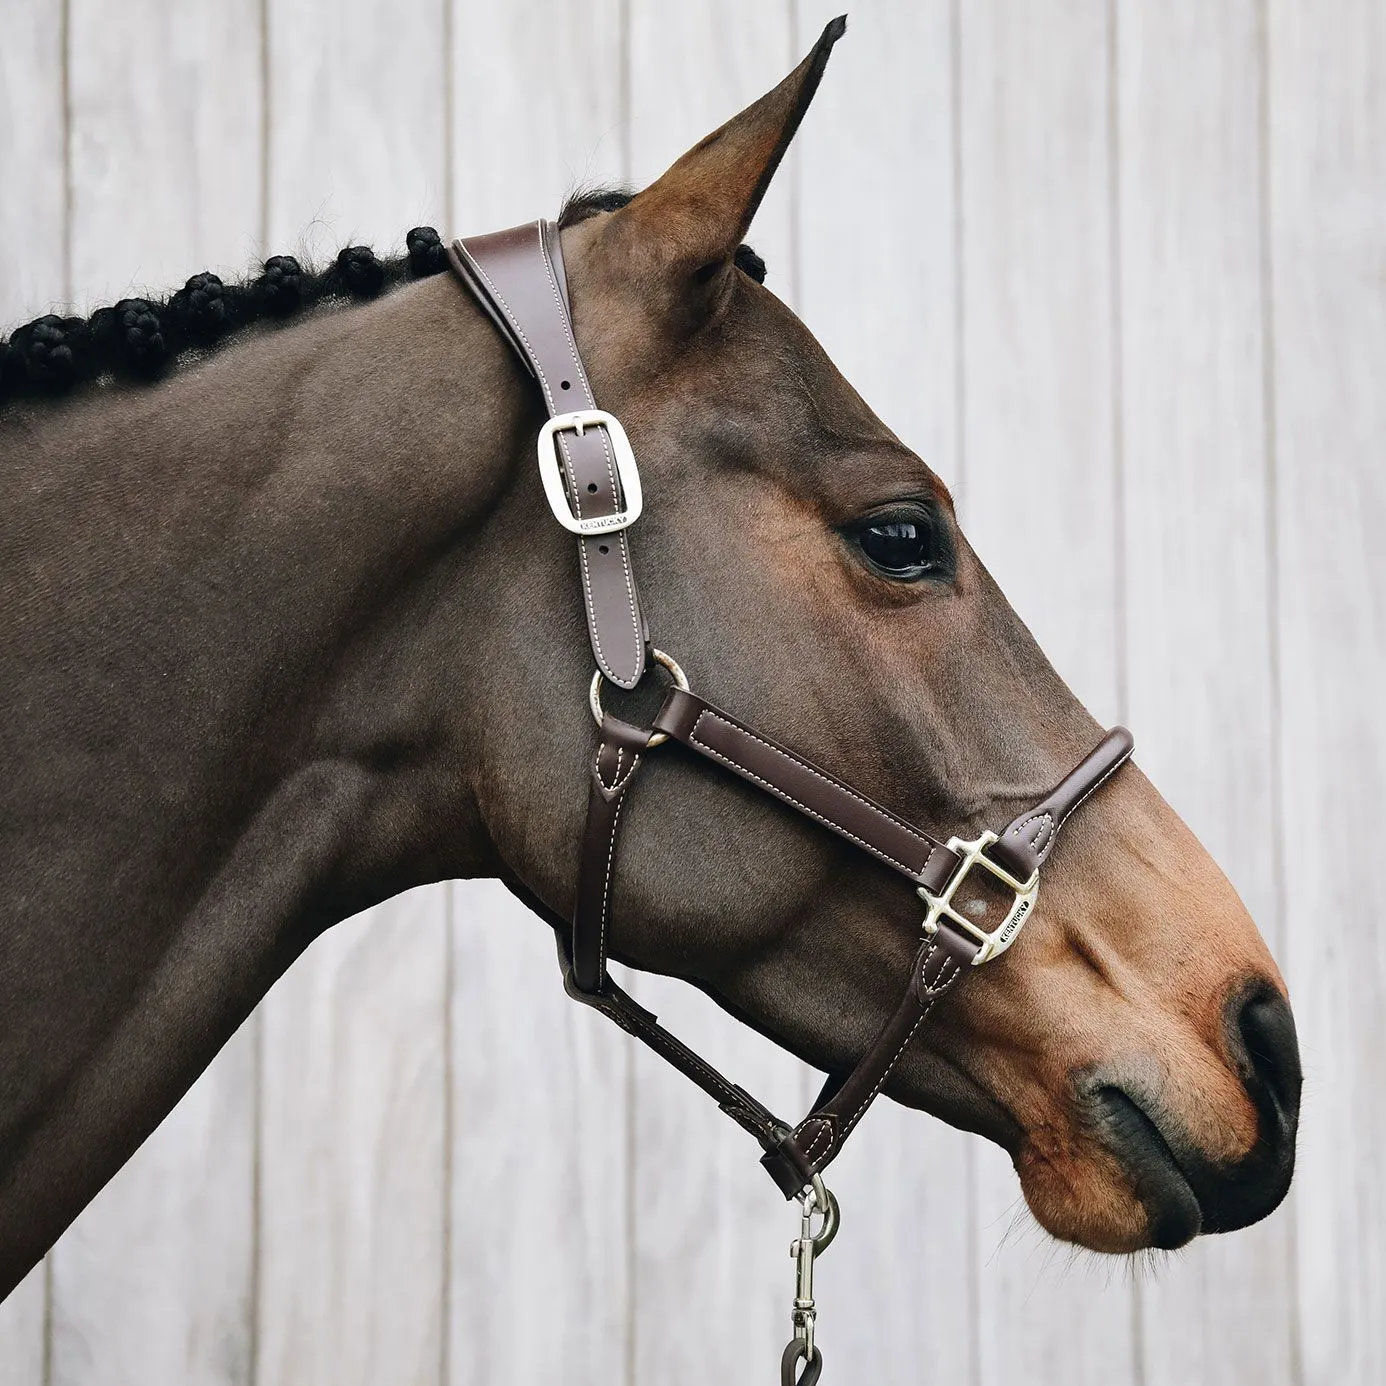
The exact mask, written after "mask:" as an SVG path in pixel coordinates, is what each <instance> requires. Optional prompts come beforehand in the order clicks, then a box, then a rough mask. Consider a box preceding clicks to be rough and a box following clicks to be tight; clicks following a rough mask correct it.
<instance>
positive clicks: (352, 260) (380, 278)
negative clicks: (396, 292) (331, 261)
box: [336, 245, 385, 298]
mask: <svg viewBox="0 0 1386 1386" xmlns="http://www.w3.org/2000/svg"><path fill="white" fill-rule="evenodd" d="M336 268H337V275H338V277H339V278H340V279H341V282H342V286H343V287H344V288H345V289H346V291H347V293H349V294H350V295H351V296H352V298H374V297H375V296H376V294H378V293H379V292H380V290H381V288H382V287H383V286H384V283H385V266H384V265H382V264H381V263H380V261H379V260H377V259H376V258H375V251H373V250H372V249H371V248H370V246H368V245H349V246H347V247H345V249H343V250H340V251H338V252H337V266H336Z"/></svg>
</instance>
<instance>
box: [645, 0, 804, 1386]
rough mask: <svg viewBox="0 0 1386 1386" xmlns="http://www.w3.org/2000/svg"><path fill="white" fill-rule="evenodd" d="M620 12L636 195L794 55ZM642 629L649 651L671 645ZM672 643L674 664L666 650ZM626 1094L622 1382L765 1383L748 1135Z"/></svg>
mask: <svg viewBox="0 0 1386 1386" xmlns="http://www.w3.org/2000/svg"><path fill="white" fill-rule="evenodd" d="M629 15H630V32H629V36H628V40H627V43H628V55H629V56H628V60H629V65H630V67H629V80H630V92H631V109H630V133H629V157H630V169H629V176H630V179H631V182H632V185H633V186H635V187H643V186H646V185H647V184H649V183H650V182H652V181H653V180H654V179H655V178H657V177H658V176H659V175H660V174H661V173H663V172H664V170H665V169H666V168H668V166H669V165H670V164H672V163H673V162H674V160H675V159H677V158H678V157H679V156H680V155H681V154H683V152H684V151H685V150H686V149H688V148H690V147H691V146H692V145H694V144H695V143H697V141H698V140H700V139H702V138H703V136H705V135H707V134H709V133H710V132H711V131H713V130H715V129H716V128H717V127H718V126H720V125H721V124H723V122H725V121H727V120H729V119H730V118H731V117H732V116H733V115H735V114H736V113H737V112H738V111H739V110H742V109H743V108H744V107H746V106H748V105H750V103H751V102H752V101H754V100H756V99H757V98H758V97H760V96H761V95H762V94H763V93H764V92H766V91H768V90H769V89H770V88H771V87H773V86H774V85H775V84H776V83H777V82H779V81H780V80H781V79H782V78H783V77H784V75H785V73H786V72H788V71H789V69H790V68H791V67H792V66H793V65H794V64H795V63H796V62H798V60H799V58H800V57H801V56H802V54H800V53H798V52H796V50H795V34H794V30H793V24H792V13H791V6H790V5H789V3H787V0H762V2H761V3H757V4H752V5H746V4H742V3H738V0H714V3H710V4H704V5H699V6H672V5H668V4H665V3H663V0H632V3H631V4H630V6H629ZM793 181H794V180H793V175H792V172H791V168H790V166H789V165H788V164H785V165H782V166H781V168H780V171H779V173H778V175H777V176H776V178H775V181H774V182H772V183H771V185H770V188H769V191H768V192H767V193H766V196H765V200H764V202H763V203H762V204H761V207H760V210H759V212H758V213H757V215H756V219H755V222H754V224H753V225H752V227H751V231H750V234H749V237H748V239H749V241H750V243H751V244H752V245H753V246H754V247H755V248H756V250H757V251H758V252H759V253H760V254H761V255H762V256H763V257H764V259H765V261H766V264H767V266H768V277H767V279H766V285H767V287H769V288H771V289H773V290H774V292H775V293H777V294H778V295H779V296H780V297H781V298H784V299H786V300H787V301H788V302H790V304H791V306H792V305H793V299H794V285H795V259H794V226H793V216H794V204H793ZM655 636H656V641H657V643H663V641H665V640H668V639H671V638H672V637H671V636H669V635H666V634H665V633H662V632H656V633H655ZM670 649H671V652H672V653H674V654H675V657H677V646H676V645H671V646H670ZM691 677H693V678H694V679H695V680H696V678H697V671H696V670H694V671H692V672H691ZM618 898H619V897H618ZM633 989H634V991H635V994H636V996H637V997H638V999H639V1000H640V1002H641V1004H642V1005H645V1006H647V1007H649V1008H651V1009H652V1010H654V1011H655V1012H656V1013H657V1014H658V1015H659V1016H660V1018H661V1019H662V1020H663V1021H664V1022H665V1023H666V1024H667V1025H669V1027H670V1028H671V1029H672V1030H673V1031H674V1032H675V1033H676V1034H678V1035H679V1036H680V1037H681V1038H683V1039H685V1040H686V1041H688V1042H689V1043H691V1044H692V1045H693V1046H694V1048H696V1049H697V1050H698V1051H699V1052H700V1053H701V1054H703V1055H705V1056H706V1057H707V1058H708V1059H709V1060H710V1061H711V1062H712V1063H713V1064H714V1065H715V1066H716V1067H718V1068H719V1069H721V1070H722V1071H723V1072H724V1073H727V1074H729V1075H731V1076H732V1079H733V1081H734V1082H737V1083H740V1084H741V1085H742V1086H743V1087H745V1088H747V1089H748V1090H749V1091H751V1092H753V1093H755V1094H756V1096H757V1097H758V1098H759V1099H760V1100H761V1101H763V1102H765V1103H766V1104H767V1105H768V1106H769V1107H770V1108H771V1109H772V1110H774V1111H777V1112H779V1113H780V1114H781V1115H782V1116H784V1117H786V1118H787V1119H789V1120H795V1119H797V1116H798V1114H799V1111H800V1110H801V1109H802V1108H803V1107H804V1106H805V1104H806V1102H807V1100H808V1096H809V1093H810V1091H811V1090H812V1089H815V1088H816V1086H817V1085H816V1083H814V1084H810V1083H807V1082H806V1081H805V1079H806V1070H805V1069H804V1068H803V1066H802V1065H801V1064H799V1063H798V1062H797V1061H796V1060H795V1059H793V1058H791V1057H790V1056H789V1055H787V1054H785V1053H783V1052H782V1051H780V1050H778V1049H776V1048H775V1047H774V1046H773V1045H771V1044H769V1043H767V1042H766V1041H765V1040H763V1039H761V1038H760V1037H758V1036H756V1035H754V1034H752V1033H751V1032H750V1031H749V1030H746V1029H743V1028H741V1027H739V1026H737V1025H736V1024H735V1022H733V1021H731V1020H729V1019H728V1018H727V1017H726V1016H725V1015H724V1014H723V1013H722V1012H721V1011H720V1010H718V1009H717V1007H716V1006H714V1005H713V1004H712V1003H711V1002H710V1001H708V1000H707V999H706V998H705V997H703V996H702V995H701V994H699V993H695V992H694V991H693V990H692V989H691V988H689V987H687V986H685V985H683V984H681V983H678V982H674V981H670V980H668V979H664V978H654V977H640V978H639V979H638V980H637V981H636V982H634V983H633ZM637 1048H641V1047H639V1046H637ZM634 1094H635V1095H634V1129H633V1141H634V1147H633V1148H634V1208H635V1229H634V1231H635V1253H634V1269H633V1275H634V1294H633V1309H634V1315H635V1345H634V1367H633V1379H634V1380H635V1381H639V1382H644V1381H656V1380H657V1381H660V1382H667V1383H669V1386H701V1383H703V1382H706V1381H732V1380H744V1379H748V1378H754V1377H756V1376H757V1375H759V1376H762V1377H765V1378H769V1377H771V1376H773V1374H774V1372H775V1368H776V1364H777V1362H778V1360H779V1356H780V1353H781V1351H782V1350H783V1347H784V1344H785V1342H786V1341H787V1340H788V1337H789V1301H790V1298H792V1290H793V1280H792V1273H791V1269H790V1264H789V1262H788V1260H787V1258H786V1256H785V1248H786V1247H787V1246H788V1244H789V1239H790V1238H791V1237H792V1236H793V1235H794V1234H795V1232H796V1231H797V1229H798V1224H797V1220H796V1219H795V1218H794V1217H793V1216H792V1215H791V1211H790V1209H788V1208H786V1206H785V1204H784V1200H783V1199H782V1197H781V1196H780V1194H779V1193H778V1192H777V1191H776V1189H775V1188H774V1186H773V1185H772V1184H771V1183H770V1181H769V1180H768V1179H767V1178H766V1176H765V1173H764V1171H763V1170H762V1169H761V1168H760V1165H759V1162H758V1161H759V1155H760V1150H759V1148H758V1147H757V1146H756V1144H755V1142H754V1141H753V1140H751V1139H750V1137H748V1136H747V1135H746V1134H745V1133H744V1132H743V1131H741V1130H740V1129H738V1128H737V1127H736V1126H735V1125H734V1124H733V1123H732V1122H730V1121H728V1120H727V1118H726V1117H725V1116H723V1115H722V1113H721V1112H719V1111H718V1110H717V1108H716V1107H715V1106H714V1105H713V1104H712V1103H710V1102H709V1101H708V1100H707V1099H706V1098H705V1097H704V1096H703V1095H702V1094H701V1093H699V1092H698V1091H697V1090H696V1089H695V1088H694V1087H693V1085H692V1084H691V1083H689V1082H688V1081H687V1080H686V1079H684V1078H683V1077H681V1076H680V1075H679V1074H677V1073H675V1072H674V1071H673V1070H672V1069H670V1068H668V1067H667V1066H666V1065H665V1064H664V1063H663V1062H662V1061H661V1060H659V1059H657V1058H656V1057H655V1056H654V1055H653V1054H650V1053H648V1052H637V1053H636V1054H635V1056H634ZM690 1315H691V1316H693V1317H695V1318H696V1319H701V1320H703V1321H704V1322H707V1323H709V1324H715V1325H716V1330H715V1332H710V1333H706V1334H704V1335H702V1337H701V1349H700V1351H698V1352H696V1353H693V1352H686V1351H679V1350H678V1349H677V1347H676V1345H675V1344H676V1342H677V1338H678V1334H677V1333H674V1334H672V1335H671V1332H670V1326H671V1325H675V1324H683V1323H687V1322H688V1321H689V1318H690Z"/></svg>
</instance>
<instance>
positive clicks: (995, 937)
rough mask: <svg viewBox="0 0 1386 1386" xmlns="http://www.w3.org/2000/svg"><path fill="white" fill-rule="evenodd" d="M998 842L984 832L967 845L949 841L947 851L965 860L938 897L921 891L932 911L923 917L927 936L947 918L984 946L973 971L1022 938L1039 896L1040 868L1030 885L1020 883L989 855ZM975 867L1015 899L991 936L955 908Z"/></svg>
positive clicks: (929, 891)
mask: <svg viewBox="0 0 1386 1386" xmlns="http://www.w3.org/2000/svg"><path fill="white" fill-rule="evenodd" d="M999 841H1000V839H999V838H998V837H997V835H996V834H995V833H993V832H984V833H983V834H982V835H981V837H978V838H974V839H973V840H972V841H964V840H963V839H962V838H960V837H950V838H949V839H948V850H949V851H950V852H956V853H957V854H958V855H959V856H960V857H961V858H962V861H961V862H960V863H959V864H958V869H957V870H956V871H955V872H954V873H953V877H952V879H951V880H950V881H949V882H948V884H947V885H946V886H944V888H943V890H942V891H941V892H940V893H939V894H937V895H935V894H934V893H933V891H931V890H930V889H929V888H928V886H920V887H919V898H920V899H921V900H923V901H924V903H925V904H926V905H928V907H929V912H928V913H927V914H926V915H925V916H924V932H925V933H926V934H936V933H937V932H938V921H939V917H940V916H941V915H947V916H948V918H949V919H950V920H952V922H953V923H954V924H956V925H957V926H958V928H960V929H961V930H962V931H963V932H964V933H965V934H968V935H969V936H970V937H972V938H975V939H976V940H977V942H978V943H979V944H980V945H981V947H980V948H979V949H978V950H977V956H976V957H975V958H973V959H972V965H973V967H980V966H981V965H982V964H983V963H984V962H990V961H991V960H992V959H993V958H999V957H1000V956H1001V954H1002V953H1004V952H1005V951H1006V949H1007V948H1009V947H1010V946H1011V944H1013V943H1014V942H1015V941H1016V939H1017V938H1018V937H1019V936H1020V929H1021V926H1022V925H1023V924H1024V923H1025V921H1026V920H1027V919H1028V918H1029V917H1030V912H1031V910H1033V909H1034V906H1035V897H1036V896H1037V895H1038V894H1039V868H1038V867H1036V869H1035V870H1034V871H1032V872H1031V873H1030V879H1029V880H1028V881H1018V880H1016V878H1015V877H1014V876H1012V875H1011V873H1010V872H1009V871H1007V870H1005V869H1004V868H1003V867H1000V866H997V864H996V863H995V862H994V861H992V859H991V858H990V857H989V856H987V855H986V849H987V848H988V847H990V846H991V845H992V843H994V842H999ZM974 866H981V867H983V868H984V869H985V870H986V871H987V872H989V873H990V874H991V875H992V876H994V877H995V878H996V879H997V880H998V881H1000V882H1001V884H1002V885H1003V886H1005V887H1006V889H1007V890H1009V891H1010V892H1011V893H1012V894H1013V895H1014V896H1015V899H1014V900H1013V901H1012V902H1011V907H1010V909H1009V910H1007V911H1006V917H1005V918H1004V919H1003V920H1002V921H1001V923H1000V924H999V925H998V926H997V927H996V928H995V929H992V930H991V931H990V932H988V931H987V930H986V929H983V928H981V927H979V926H978V925H977V924H974V923H973V922H972V920H970V919H968V918H967V917H966V916H965V915H962V914H959V913H958V911H957V910H955V909H954V908H953V896H954V895H955V894H956V893H957V890H958V887H959V886H960V885H962V883H963V882H964V881H965V880H966V879H967V873H968V872H969V871H971V870H972V868H973V867H974Z"/></svg>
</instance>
